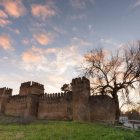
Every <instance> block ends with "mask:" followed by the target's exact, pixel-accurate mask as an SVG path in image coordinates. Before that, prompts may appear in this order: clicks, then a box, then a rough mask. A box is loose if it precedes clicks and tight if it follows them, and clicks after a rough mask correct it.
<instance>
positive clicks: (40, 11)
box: [31, 4, 56, 20]
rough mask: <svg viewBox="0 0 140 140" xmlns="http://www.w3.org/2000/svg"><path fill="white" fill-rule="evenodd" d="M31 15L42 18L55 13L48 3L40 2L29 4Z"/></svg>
mask: <svg viewBox="0 0 140 140" xmlns="http://www.w3.org/2000/svg"><path fill="white" fill-rule="evenodd" d="M31 12H32V15H33V16H35V17H38V18H41V19H42V20H45V19H47V18H50V17H52V16H54V15H56V12H55V9H53V8H52V7H50V6H49V5H47V4H46V5H41V4H33V5H32V6H31Z"/></svg>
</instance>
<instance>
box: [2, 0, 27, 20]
mask: <svg viewBox="0 0 140 140" xmlns="http://www.w3.org/2000/svg"><path fill="white" fill-rule="evenodd" d="M0 5H2V6H3V7H4V10H5V12H6V13H7V14H8V15H9V16H12V17H15V18H19V17H21V16H23V15H24V14H25V11H26V10H25V7H24V5H23V3H22V0H1V2H0Z"/></svg>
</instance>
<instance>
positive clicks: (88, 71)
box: [83, 41, 140, 120]
mask: <svg viewBox="0 0 140 140" xmlns="http://www.w3.org/2000/svg"><path fill="white" fill-rule="evenodd" d="M85 60H86V62H85V64H84V65H83V69H84V73H85V75H86V76H89V77H90V79H91V90H92V93H93V94H102V95H109V96H112V98H113V99H114V102H115V105H116V119H117V120H118V119H119V116H120V109H119V99H118V95H120V96H122V97H126V98H127V100H128V102H129V93H130V91H131V89H135V88H138V87H139V82H140V41H138V42H136V43H135V44H132V45H131V46H130V45H129V46H128V45H127V48H125V49H123V50H122V51H117V52H107V51H104V50H103V49H101V48H100V49H95V50H92V51H91V52H90V53H87V54H86V55H85Z"/></svg>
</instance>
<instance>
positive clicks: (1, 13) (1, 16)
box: [0, 10, 8, 18]
mask: <svg viewBox="0 0 140 140" xmlns="http://www.w3.org/2000/svg"><path fill="white" fill-rule="evenodd" d="M0 18H8V15H7V14H6V13H5V12H4V11H2V10H0Z"/></svg>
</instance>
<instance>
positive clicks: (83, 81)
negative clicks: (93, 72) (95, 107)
mask: <svg viewBox="0 0 140 140" xmlns="http://www.w3.org/2000/svg"><path fill="white" fill-rule="evenodd" d="M81 85H87V86H89V85H90V81H89V80H88V79H87V78H86V77H82V78H81V77H79V78H75V79H72V86H81Z"/></svg>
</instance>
